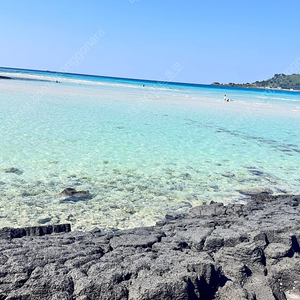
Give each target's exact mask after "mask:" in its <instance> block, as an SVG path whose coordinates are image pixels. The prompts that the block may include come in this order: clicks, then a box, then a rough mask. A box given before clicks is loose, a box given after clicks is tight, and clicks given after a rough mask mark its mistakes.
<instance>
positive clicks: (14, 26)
mask: <svg viewBox="0 0 300 300" xmlns="http://www.w3.org/2000/svg"><path fill="white" fill-rule="evenodd" d="M299 12H300V1H299V0H286V1H281V0H280V1H278V0H273V1H269V0H260V1H258V0H254V1H240V0H239V1H237V0H227V1H218V0H215V1H206V0H186V1H182V0H181V1H179V0H88V1H79V0H72V1H71V0H51V1H41V0H0V41H1V47H0V66H2V67H19V68H28V69H40V70H53V71H59V70H61V69H62V68H63V67H64V66H67V68H66V69H67V71H68V72H71V73H84V74H96V75H104V76H116V77H130V78H143V79H164V80H165V79H166V76H167V75H166V74H167V72H169V71H172V70H173V66H174V64H177V66H178V64H179V65H180V66H182V67H183V69H182V70H181V71H180V72H177V74H176V76H175V77H174V78H172V80H173V81H179V82H193V83H212V82H213V81H219V82H224V83H226V82H240V83H241V82H253V81H256V80H263V79H267V78H270V77H272V76H273V75H274V74H275V73H284V72H286V70H287V69H289V70H294V71H295V73H297V71H299V70H298V68H297V67H299V68H300V39H299V32H300V22H299ZM97 32H98V35H97ZM99 32H101V33H103V34H101V36H100V34H99ZM95 35H96V36H95ZM91 41H92V42H91ZM76 57H77V59H75V58H76ZM297 59H298V60H297ZM75 60H77V61H75ZM298 73H300V72H298Z"/></svg>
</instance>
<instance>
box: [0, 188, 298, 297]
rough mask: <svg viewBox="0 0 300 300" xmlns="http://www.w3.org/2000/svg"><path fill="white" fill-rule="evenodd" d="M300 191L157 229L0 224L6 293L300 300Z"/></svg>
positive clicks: (208, 210)
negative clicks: (79, 229)
mask: <svg viewBox="0 0 300 300" xmlns="http://www.w3.org/2000/svg"><path fill="white" fill-rule="evenodd" d="M299 244H300V196H293V195H278V196H272V195H270V194H268V193H260V194H257V195H252V200H251V201H249V203H248V204H246V205H242V204H230V205H227V206H224V205H223V204H221V203H211V204H210V205H203V206H198V207H195V208H193V209H192V210H191V211H190V212H189V213H188V214H187V215H179V216H176V217H173V216H166V219H165V220H163V221H160V222H158V223H157V224H156V225H155V226H152V227H142V228H134V229H130V230H123V231H116V232H102V231H100V230H96V231H92V232H71V231H70V226H69V225H68V224H62V225H56V226H40V227H28V228H27V229H26V228H23V229H10V228H4V229H2V230H0V247H1V250H0V261H1V265H0V299H6V300H13V299H14V300H16V299H19V300H21V299H22V300H23V299H39V300H40V299H49V300H50V299H51V300H54V299H56V300H58V299H66V300H67V299H78V300H93V299H107V300H110V299H120V300H121V299H122V300H125V299H131V300H133V299H135V300H146V299H147V300H150V299H151V300H152V299H176V300H184V299H201V300H208V299H216V300H221V299H222V300H225V299H231V300H232V299H252V300H255V299H256V300H259V299H264V300H265V299H275V300H284V299H287V300H297V299H300V259H299V258H300V247H299Z"/></svg>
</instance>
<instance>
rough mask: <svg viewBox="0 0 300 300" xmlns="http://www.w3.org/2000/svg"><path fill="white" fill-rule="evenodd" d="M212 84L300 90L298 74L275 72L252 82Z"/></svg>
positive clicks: (216, 83)
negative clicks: (269, 76) (266, 77)
mask: <svg viewBox="0 0 300 300" xmlns="http://www.w3.org/2000/svg"><path fill="white" fill-rule="evenodd" d="M212 85H222V86H232V87H243V88H264V89H283V90H296V91H300V74H292V75H285V74H275V75H274V76H273V77H272V78H270V79H267V80H263V81H255V82H253V83H249V82H247V83H232V82H230V83H219V82H213V83H212Z"/></svg>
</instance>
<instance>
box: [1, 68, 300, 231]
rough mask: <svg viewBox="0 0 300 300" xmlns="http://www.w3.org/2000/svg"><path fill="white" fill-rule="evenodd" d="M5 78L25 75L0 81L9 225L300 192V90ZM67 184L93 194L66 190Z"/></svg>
mask: <svg viewBox="0 0 300 300" xmlns="http://www.w3.org/2000/svg"><path fill="white" fill-rule="evenodd" d="M0 76H8V77H12V78H15V80H5V79H0V136H1V140H0V227H5V226H13V227H18V226H31V225H40V224H59V223H65V222H68V223H71V224H72V228H73V229H74V230H91V229H93V228H96V227H98V228H101V229H124V228H131V227H135V226H148V225H153V224H155V222H156V221H158V220H160V219H161V218H163V217H164V216H165V214H176V213H184V212H187V211H188V210H189V209H190V208H191V207H192V206H196V205H200V204H202V203H203V202H210V201H212V200H213V201H219V202H224V203H232V202H240V203H244V202H246V201H248V197H246V196H245V195H244V193H243V191H245V190H253V189H261V190H263V189H268V190H271V191H272V192H273V193H274V194H278V193H300V171H299V165H300V135H299V132H300V93H299V92H287V91H270V90H256V89H237V88H228V87H216V86H209V85H190V84H178V83H170V82H154V81H142V80H130V79H118V78H107V77H96V76H88V75H74V74H57V73H53V72H49V71H48V72H42V71H32V70H18V69H6V68H0ZM56 81H59V83H56ZM143 85H145V86H144V87H143ZM224 94H226V95H227V97H229V98H230V99H233V100H234V101H230V102H224V101H223V97H224ZM9 168H15V169H18V170H19V171H16V172H8V169H9ZM68 187H71V188H75V189H76V190H78V191H81V190H88V191H89V192H90V194H91V197H90V198H88V199H78V200H77V201H75V199H64V198H62V197H60V196H59V194H60V193H61V192H62V190H64V189H65V188H68Z"/></svg>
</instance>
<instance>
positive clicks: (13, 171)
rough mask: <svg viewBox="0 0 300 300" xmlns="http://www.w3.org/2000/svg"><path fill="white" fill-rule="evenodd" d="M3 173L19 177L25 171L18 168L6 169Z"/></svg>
mask: <svg viewBox="0 0 300 300" xmlns="http://www.w3.org/2000/svg"><path fill="white" fill-rule="evenodd" d="M3 171H4V172H5V173H14V174H17V175H21V174H23V171H21V170H19V169H17V168H6V169H3Z"/></svg>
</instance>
